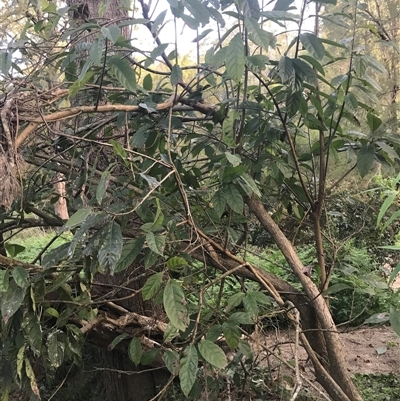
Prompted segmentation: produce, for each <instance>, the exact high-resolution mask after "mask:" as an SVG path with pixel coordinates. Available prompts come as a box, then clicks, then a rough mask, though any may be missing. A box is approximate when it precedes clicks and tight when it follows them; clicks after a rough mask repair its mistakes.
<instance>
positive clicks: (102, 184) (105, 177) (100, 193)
mask: <svg viewBox="0 0 400 401" xmlns="http://www.w3.org/2000/svg"><path fill="white" fill-rule="evenodd" d="M109 178H110V171H109V170H104V171H103V174H102V175H101V177H100V181H99V185H98V186H97V189H96V200H97V203H98V204H99V205H101V202H102V200H103V197H104V194H105V193H106V191H107V187H108V184H109V182H110V181H109Z"/></svg>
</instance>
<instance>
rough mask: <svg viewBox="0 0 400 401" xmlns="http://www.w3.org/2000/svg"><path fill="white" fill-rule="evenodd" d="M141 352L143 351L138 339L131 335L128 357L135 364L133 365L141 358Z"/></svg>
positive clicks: (136, 364)
mask: <svg viewBox="0 0 400 401" xmlns="http://www.w3.org/2000/svg"><path fill="white" fill-rule="evenodd" d="M142 354H143V351H142V344H141V343H140V340H139V339H138V338H137V337H133V338H132V340H131V342H130V343H129V347H128V356H129V359H130V360H131V361H132V362H133V363H134V364H135V366H138V365H139V363H140V360H141V359H142Z"/></svg>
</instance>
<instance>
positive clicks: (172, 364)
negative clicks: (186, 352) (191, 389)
mask: <svg viewBox="0 0 400 401" xmlns="http://www.w3.org/2000/svg"><path fill="white" fill-rule="evenodd" d="M164 362H165V366H166V367H167V369H168V370H169V371H170V372H171V374H173V375H174V376H176V375H177V374H178V372H179V354H178V353H177V352H176V351H172V350H166V351H165V353H164Z"/></svg>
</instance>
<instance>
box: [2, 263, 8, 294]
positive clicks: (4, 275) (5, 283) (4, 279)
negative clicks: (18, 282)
mask: <svg viewBox="0 0 400 401" xmlns="http://www.w3.org/2000/svg"><path fill="white" fill-rule="evenodd" d="M9 282H10V273H9V270H8V269H6V270H0V293H1V292H6V291H7V290H8V284H9Z"/></svg>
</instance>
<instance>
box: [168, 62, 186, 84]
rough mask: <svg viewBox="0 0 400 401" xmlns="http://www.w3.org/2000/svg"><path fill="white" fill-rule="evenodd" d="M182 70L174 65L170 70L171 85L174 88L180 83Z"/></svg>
mask: <svg viewBox="0 0 400 401" xmlns="http://www.w3.org/2000/svg"><path fill="white" fill-rule="evenodd" d="M182 76H183V74H182V68H181V67H180V66H179V65H178V64H175V65H174V66H173V67H172V70H171V85H172V86H175V85H178V84H179V83H181V82H182Z"/></svg>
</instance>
